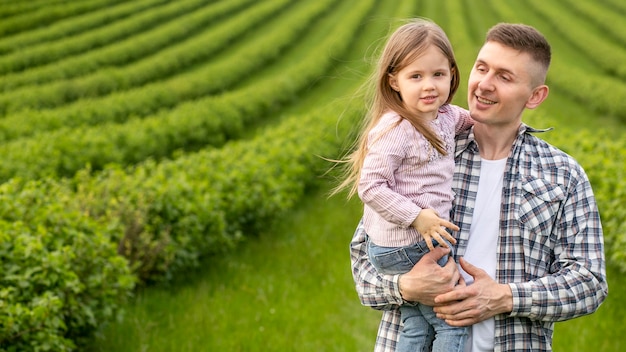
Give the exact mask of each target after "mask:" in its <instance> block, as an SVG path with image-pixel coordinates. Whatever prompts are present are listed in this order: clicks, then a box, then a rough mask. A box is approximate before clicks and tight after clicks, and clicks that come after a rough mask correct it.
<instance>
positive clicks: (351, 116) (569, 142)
mask: <svg viewBox="0 0 626 352" xmlns="http://www.w3.org/2000/svg"><path fill="white" fill-rule="evenodd" d="M415 16H421V17H428V18H430V19H432V20H434V21H435V22H437V23H438V24H440V25H441V26H442V27H443V28H444V29H445V30H446V32H447V33H448V36H449V38H450V40H451V41H452V44H453V45H454V48H455V53H456V57H457V61H458V62H459V67H460V70H461V82H462V83H461V87H460V88H459V91H458V93H457V95H456V96H455V99H454V103H455V104H458V105H461V106H467V105H466V101H465V98H466V92H467V90H466V82H467V76H468V73H469V71H470V68H471V67H472V64H473V60H474V58H475V55H476V53H477V52H478V49H479V47H480V45H481V44H482V41H483V37H484V34H485V32H486V31H487V29H488V28H489V27H491V26H492V25H494V24H496V23H498V22H521V23H526V24H530V25H533V26H535V27H536V28H537V29H539V30H540V31H541V32H542V33H543V34H544V35H545V36H546V37H547V38H548V40H549V41H550V43H551V45H552V49H553V61H552V62H553V63H552V67H551V69H550V72H549V74H548V84H549V86H550V96H549V98H548V99H547V101H546V102H545V103H544V104H542V106H540V107H539V108H538V109H536V110H533V111H528V112H527V113H526V115H525V116H524V119H525V121H526V122H527V123H528V124H530V125H532V126H534V127H538V128H547V127H554V130H553V131H552V132H550V133H548V134H546V135H545V137H544V138H546V140H548V141H549V142H550V143H552V144H554V145H556V146H558V147H559V148H561V149H563V150H565V151H566V152H568V153H569V154H571V155H573V156H574V157H575V158H576V159H577V160H578V161H579V162H580V163H581V164H582V165H583V166H584V167H585V169H586V171H587V173H588V175H589V178H590V179H591V182H592V185H593V188H594V191H595V193H596V197H597V200H598V204H599V207H600V213H601V216H602V221H603V227H604V234H605V243H606V255H607V258H608V268H607V271H608V277H609V291H610V293H609V298H608V299H607V301H606V302H605V303H604V304H603V305H602V306H601V307H600V309H599V310H598V312H596V313H594V314H592V315H590V316H586V317H582V318H579V319H574V320H572V321H567V322H562V323H557V325H556V332H555V345H554V350H556V351H594V352H599V351H621V350H624V348H626V344H625V343H624V342H622V341H623V336H622V335H623V334H624V333H626V329H625V328H624V326H625V323H626V318H624V317H625V316H626V308H624V307H623V304H621V298H622V297H623V295H625V294H626V280H625V279H624V278H623V274H624V273H626V225H625V224H626V210H625V207H624V204H626V138H624V135H625V134H626V3H624V2H623V1H621V0H597V1H578V0H554V1H545V0H524V1H521V0H454V1H453V0H450V1H428V0H412V1H382V0H342V1H337V0H306V1H295V0H263V1H253V0H228V1H227V0H176V1H174V0H171V1H168V0H76V1H68V0H30V1H15V0H0V155H2V162H0V198H1V201H0V351H55V352H56V351H94V352H95V351H348V352H351V351H371V350H373V346H374V339H375V336H376V329H377V326H378V321H379V319H380V313H379V312H376V311H373V310H370V309H368V308H365V307H362V306H361V305H360V303H359V301H358V298H357V297H356V293H355V291H354V288H353V283H352V278H351V274H350V266H349V255H348V243H349V241H350V238H351V236H352V233H353V231H354V226H355V225H356V223H357V222H358V219H359V216H360V211H361V206H360V205H359V203H358V201H354V200H352V201H349V202H348V201H346V200H345V198H342V197H341V196H336V197H332V198H328V197H327V194H328V191H329V190H330V188H331V187H332V186H333V185H335V183H334V182H335V180H334V178H333V176H334V174H333V173H332V172H331V173H327V171H328V169H329V168H330V166H331V164H330V163H329V162H328V161H327V159H328V158H331V159H334V158H338V157H340V156H341V155H342V154H343V153H345V152H346V150H347V149H348V148H349V147H350V143H351V142H352V139H353V138H354V133H355V132H356V129H355V128H356V126H358V121H359V119H360V118H361V117H362V115H363V109H364V106H363V99H362V98H363V97H362V95H361V93H362V90H360V89H359V88H360V87H361V85H362V83H363V82H364V81H365V79H366V78H367V76H368V74H369V73H370V70H371V69H372V67H373V66H372V65H373V61H374V58H375V56H376V54H377V53H378V50H379V49H380V47H381V46H382V44H383V43H384V40H385V39H386V36H387V35H388V34H389V33H390V31H392V30H393V29H395V27H397V26H398V25H399V24H400V23H402V20H403V19H406V18H410V17H415Z"/></svg>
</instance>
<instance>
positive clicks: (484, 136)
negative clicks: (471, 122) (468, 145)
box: [474, 124, 518, 160]
mask: <svg viewBox="0 0 626 352" xmlns="http://www.w3.org/2000/svg"><path fill="white" fill-rule="evenodd" d="M517 131H518V128H517V127H515V128H511V127H510V126H507V127H504V126H489V125H484V124H476V125H475V126H474V137H475V138H476V143H478V147H479V150H480V156H481V158H483V159H487V160H500V159H504V158H506V157H508V156H509V154H510V153H511V148H512V147H513V142H514V141H515V138H516V136H517Z"/></svg>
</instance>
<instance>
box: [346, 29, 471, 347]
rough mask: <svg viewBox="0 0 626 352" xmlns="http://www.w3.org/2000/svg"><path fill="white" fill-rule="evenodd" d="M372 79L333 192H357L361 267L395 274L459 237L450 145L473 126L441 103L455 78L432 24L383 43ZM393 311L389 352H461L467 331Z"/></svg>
mask: <svg viewBox="0 0 626 352" xmlns="http://www.w3.org/2000/svg"><path fill="white" fill-rule="evenodd" d="M374 80H375V82H376V83H375V85H376V87H375V92H374V95H373V99H372V103H371V107H370V110H369V116H368V119H367V122H368V123H367V125H366V127H365V129H364V130H363V132H362V134H361V136H360V140H359V146H358V149H357V150H356V151H355V152H354V153H352V155H351V156H350V158H349V160H348V166H349V168H348V170H347V175H346V179H345V180H344V181H343V183H342V184H341V185H339V187H337V189H335V192H336V191H338V190H340V189H343V188H348V187H350V192H349V197H351V196H353V195H354V194H355V193H358V194H359V197H360V198H361V200H362V201H363V203H364V205H365V206H364V214H363V220H362V221H363V225H364V228H365V230H366V232H367V234H368V238H369V243H368V254H369V257H370V260H371V261H372V263H373V264H374V266H375V267H376V268H377V269H378V270H379V271H380V272H381V273H384V274H400V273H405V272H407V271H409V270H410V269H411V268H412V267H413V265H414V264H415V263H417V262H418V261H419V259H420V258H421V256H422V255H423V254H425V253H426V252H427V251H428V250H429V249H431V250H432V249H433V248H434V245H441V246H445V247H450V248H451V244H450V243H452V244H456V240H455V239H454V238H453V237H452V236H451V235H450V234H449V233H448V232H447V231H446V228H449V229H451V230H454V231H458V230H459V228H458V227H457V226H455V225H454V224H452V223H450V222H449V221H448V219H449V213H450V210H451V207H452V199H453V194H452V190H451V186H452V175H453V172H454V146H455V142H454V137H455V135H456V134H458V133H460V132H461V131H463V130H466V129H468V128H470V127H471V125H472V121H471V119H470V116H469V113H468V111H467V110H465V109H462V108H460V107H458V106H454V105H450V101H451V100H452V97H453V96H454V93H455V92H456V90H457V88H458V86H459V71H458V68H457V65H456V60H455V58H454V53H453V51H452V46H451V44H450V42H449V40H448V38H447V36H446V34H445V32H444V31H443V30H442V29H441V28H440V27H439V26H437V25H436V24H435V23H433V22H431V21H428V20H425V19H417V20H413V21H411V22H409V23H407V24H405V25H403V26H401V27H400V28H398V29H397V30H396V31H395V32H394V33H393V34H392V35H391V37H390V38H389V40H388V42H387V44H386V46H385V48H384V50H383V52H382V55H381V57H380V59H379V62H378V68H377V71H376V72H375V76H374ZM447 259H448V258H447V257H444V258H442V259H441V260H440V262H439V264H440V265H444V264H445V263H446V262H447ZM400 311H401V316H402V322H403V330H402V333H401V335H400V338H399V342H398V346H397V348H396V351H423V350H424V351H425V350H428V348H429V347H430V344H431V342H432V350H433V351H446V352H449V351H463V348H464V347H463V344H464V342H465V339H466V337H467V330H466V329H463V328H454V327H451V326H449V325H447V324H446V323H445V322H444V321H443V320H440V319H437V317H436V316H435V313H434V312H433V309H432V307H428V306H424V305H422V304H406V305H404V306H402V307H401V308H400ZM431 327H432V328H434V332H435V336H434V338H435V340H434V341H433V340H432V338H433V336H432V330H433V329H431Z"/></svg>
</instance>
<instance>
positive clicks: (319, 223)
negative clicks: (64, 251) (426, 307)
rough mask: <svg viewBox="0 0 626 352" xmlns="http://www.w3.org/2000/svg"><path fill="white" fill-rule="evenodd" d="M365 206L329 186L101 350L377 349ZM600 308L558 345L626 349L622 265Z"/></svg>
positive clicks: (144, 295) (152, 292)
mask: <svg viewBox="0 0 626 352" xmlns="http://www.w3.org/2000/svg"><path fill="white" fill-rule="evenodd" d="M360 211H361V210H360V206H359V205H358V204H357V203H356V202H354V201H352V202H350V203H346V201H345V200H344V199H341V198H339V197H334V198H331V199H327V198H326V196H325V194H324V192H322V191H319V192H315V193H313V194H311V195H310V198H309V200H307V202H304V203H303V204H302V206H301V207H299V208H298V209H297V210H296V211H294V212H293V213H292V214H291V215H290V216H288V217H285V218H284V219H281V220H280V221H279V222H278V223H277V224H276V226H274V227H272V228H270V229H268V230H267V231H266V232H265V233H263V234H261V235H260V236H259V237H258V238H251V239H249V240H248V242H247V243H245V244H244V245H243V246H241V248H240V250H239V251H237V252H234V253H229V254H226V255H225V256H224V257H221V258H213V259H212V260H213V261H212V262H211V263H210V265H207V266H206V267H207V269H206V270H199V271H197V272H194V273H189V275H187V276H185V277H179V278H178V279H177V280H176V281H175V282H173V283H172V284H171V285H169V286H167V287H151V288H150V289H148V290H145V291H141V292H138V293H137V295H136V299H135V300H134V302H131V304H129V305H128V307H126V310H127V316H126V318H125V319H124V321H123V322H120V323H115V324H112V325H111V326H109V327H107V328H105V329H104V330H103V332H102V334H101V335H100V336H99V337H98V338H97V339H96V340H95V341H94V344H93V345H92V346H91V348H90V350H91V351H119V352H122V351H277V352H278V351H371V350H373V346H374V339H375V336H376V329H377V325H378V321H379V318H380V313H379V312H376V311H374V310H370V309H368V308H365V307H362V306H361V305H360V303H359V302H358V299H357V297H356V293H355V291H354V288H353V284H352V277H351V274H350V263H349V255H348V243H349V241H350V238H351V236H352V231H353V229H354V226H355V223H356V221H357V220H358V218H359V214H360ZM609 285H610V295H609V298H608V300H607V301H606V302H605V303H604V304H603V305H602V306H601V307H600V309H599V311H598V312H597V313H595V314H593V315H590V316H586V317H583V318H579V319H574V320H571V321H568V322H564V323H558V324H557V326H556V333H555V346H554V350H555V351H594V352H599V351H622V350H623V348H624V345H625V344H624V342H622V339H621V336H620V335H621V334H622V331H623V326H624V319H625V318H624V317H625V316H626V308H624V305H623V304H621V302H620V301H621V300H620V298H621V297H623V296H624V295H625V294H626V285H625V283H624V280H623V279H622V278H621V277H620V276H619V275H618V272H617V270H610V272H609Z"/></svg>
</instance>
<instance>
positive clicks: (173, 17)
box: [0, 0, 212, 74]
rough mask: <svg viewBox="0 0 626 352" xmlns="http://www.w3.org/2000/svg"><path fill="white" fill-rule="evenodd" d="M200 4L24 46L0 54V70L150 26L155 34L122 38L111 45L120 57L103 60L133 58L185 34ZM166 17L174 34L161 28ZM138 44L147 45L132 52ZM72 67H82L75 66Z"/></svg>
mask: <svg viewBox="0 0 626 352" xmlns="http://www.w3.org/2000/svg"><path fill="white" fill-rule="evenodd" d="M203 4H204V1H202V0H181V1H176V2H174V3H170V4H166V5H164V6H159V7H157V8H154V9H150V10H148V11H145V12H143V13H139V14H138V15H137V16H132V17H130V18H127V19H125V20H122V21H119V23H116V25H111V26H105V27H102V28H99V29H96V30H93V31H87V32H85V33H84V34H80V35H77V36H73V37H70V38H64V39H63V40H55V41H51V42H44V43H41V44H39V45H35V46H33V47H28V48H24V49H23V50H19V51H16V52H13V53H10V54H8V55H4V56H2V57H0V74H7V73H10V72H19V71H22V70H25V69H31V68H33V67H36V66H40V65H44V64H48V63H51V62H54V61H57V60H60V59H67V58H69V57H70V56H71V55H75V54H79V53H82V52H88V51H90V50H93V49H94V48H98V47H100V46H103V45H106V44H109V43H115V42H117V41H119V40H122V39H124V38H127V37H128V36H134V35H137V33H141V32H143V31H145V30H150V29H152V31H149V32H148V33H155V34H153V35H150V34H144V36H147V38H145V39H144V40H141V42H136V43H134V45H133V44H132V43H131V44H129V43H128V41H122V43H123V44H125V45H123V47H122V45H121V44H117V45H114V48H115V51H116V53H117V55H119V58H117V59H116V60H115V61H111V62H105V63H107V64H110V65H112V64H122V63H126V62H128V61H129V60H132V59H133V58H135V56H134V55H137V57H143V56H145V55H147V54H148V53H150V52H155V51H157V50H159V49H160V48H161V46H162V45H167V44H169V43H174V42H176V41H177V40H181V39H182V38H184V37H185V35H187V34H189V32H188V31H186V28H187V27H186V26H190V27H191V28H189V30H192V28H193V25H194V24H196V23H195V22H194V21H193V19H194V18H195V16H197V15H195V11H196V10H198V9H200V8H202V5H203ZM209 7H210V6H209ZM181 16H182V18H181ZM211 20H212V18H209V19H207V20H206V21H205V22H201V23H197V24H196V27H195V30H198V29H199V28H202V26H203V25H204V24H206V23H208V21H211ZM166 21H170V23H172V24H171V25H170V26H171V27H169V28H168V29H169V30H171V31H174V33H173V34H168V33H167V32H165V33H164V30H163V28H164V27H166V25H167V24H168V23H165V22H166ZM151 40H154V41H156V44H158V45H154V43H152V42H151ZM164 40H165V42H164ZM139 45H145V46H147V47H146V48H141V50H140V53H139V54H135V51H137V48H135V47H134V46H139ZM101 54H102V53H101ZM87 55H90V58H91V59H92V60H95V61H96V62H99V61H98V57H97V56H94V55H93V54H89V53H87ZM78 63H80V64H85V65H87V69H90V68H91V67H92V65H90V64H89V63H88V62H87V61H80V62H78ZM78 63H77V64H78ZM75 70H82V69H81V68H76V69H75Z"/></svg>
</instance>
